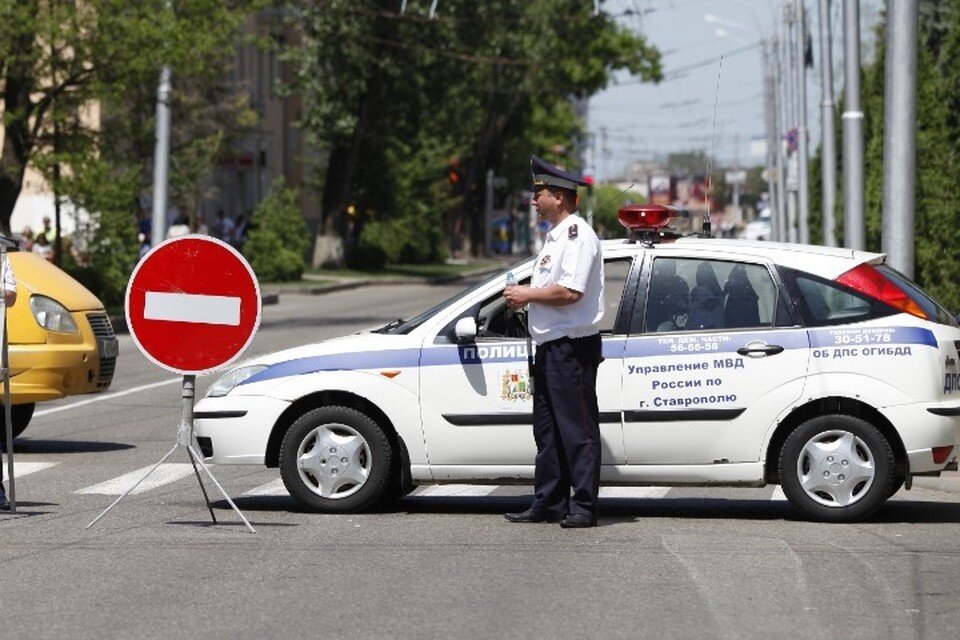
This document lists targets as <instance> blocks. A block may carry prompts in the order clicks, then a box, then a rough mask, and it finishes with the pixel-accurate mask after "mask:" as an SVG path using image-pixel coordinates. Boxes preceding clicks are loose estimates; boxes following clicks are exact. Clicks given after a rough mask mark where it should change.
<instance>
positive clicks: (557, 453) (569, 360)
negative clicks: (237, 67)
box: [503, 156, 604, 528]
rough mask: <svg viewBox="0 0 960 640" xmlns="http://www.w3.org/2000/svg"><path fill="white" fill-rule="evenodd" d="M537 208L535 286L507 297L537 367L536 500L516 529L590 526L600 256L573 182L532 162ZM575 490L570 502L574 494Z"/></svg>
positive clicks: (596, 462)
mask: <svg viewBox="0 0 960 640" xmlns="http://www.w3.org/2000/svg"><path fill="white" fill-rule="evenodd" d="M530 168H531V172H532V173H533V190H534V197H533V204H534V206H535V207H536V209H537V212H538V213H539V214H540V216H541V217H542V218H544V219H545V220H547V221H548V222H550V223H551V224H552V225H553V228H552V229H551V231H550V232H549V233H548V234H547V237H546V240H545V242H544V245H543V249H542V250H541V251H540V254H539V255H538V256H537V260H536V263H535V264H534V268H533V276H532V278H531V281H530V286H519V285H515V286H512V287H508V288H507V289H506V291H504V294H503V295H504V297H505V298H506V299H507V302H508V303H509V304H510V306H511V307H512V308H514V309H520V308H522V307H524V306H526V305H529V314H530V315H529V325H530V334H531V336H532V338H533V340H534V341H535V342H536V343H537V352H536V364H535V366H534V397H533V437H534V440H535V441H536V444H537V457H536V467H535V471H534V485H535V496H534V500H533V504H531V505H530V507H529V508H528V509H527V510H526V511H521V512H519V513H508V514H506V515H505V517H506V518H507V520H509V521H510V522H556V521H560V526H562V527H566V528H571V527H577V528H579V527H592V526H594V525H595V524H596V523H597V496H598V493H599V490H600V415H599V410H598V407H597V388H596V387H597V367H598V366H599V364H600V361H601V360H602V356H601V343H600V334H599V329H598V326H599V323H600V320H601V318H603V307H604V304H603V256H602V255H601V252H600V241H599V239H598V238H597V235H596V234H595V233H594V231H593V229H591V228H590V226H589V225H588V224H587V223H586V222H585V221H584V220H583V218H581V217H580V216H579V214H578V213H577V187H578V186H581V185H585V184H586V183H585V182H584V181H583V180H582V179H581V178H579V177H578V176H576V175H573V174H571V173H567V172H566V171H563V170H561V169H559V168H557V167H555V166H553V165H550V164H548V163H546V162H544V161H543V160H541V159H540V158H538V157H537V156H533V157H532V158H531V160H530ZM571 490H572V495H571Z"/></svg>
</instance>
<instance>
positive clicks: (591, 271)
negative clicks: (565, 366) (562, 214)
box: [530, 213, 604, 344]
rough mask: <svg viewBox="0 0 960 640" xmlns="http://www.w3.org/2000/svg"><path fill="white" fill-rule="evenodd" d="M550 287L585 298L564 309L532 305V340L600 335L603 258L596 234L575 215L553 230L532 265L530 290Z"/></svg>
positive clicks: (534, 303) (538, 341)
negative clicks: (566, 290) (565, 289)
mask: <svg viewBox="0 0 960 640" xmlns="http://www.w3.org/2000/svg"><path fill="white" fill-rule="evenodd" d="M551 284H559V285H560V286H561V287H566V288H567V289H572V290H574V291H579V292H580V293H582V294H583V297H582V298H580V300H579V301H577V302H575V303H573V304H570V305H566V306H562V307H553V306H550V305H547V304H538V303H536V302H531V303H530V336H531V337H532V338H533V340H534V341H535V342H536V343H537V344H543V343H545V342H550V341H552V340H557V339H559V338H583V337H585V336H591V335H593V334H595V333H597V331H598V326H599V325H600V320H601V319H602V318H603V307H604V304H603V256H602V255H601V250H600V239H599V238H597V234H596V233H594V231H593V229H591V228H590V225H588V224H587V223H586V222H585V221H584V220H583V218H581V217H580V216H579V215H578V214H576V213H572V214H570V215H568V216H567V217H566V218H564V219H563V220H562V221H560V223H558V224H557V226H555V227H554V228H553V229H551V230H550V233H548V234H547V237H546V239H545V240H544V243H543V249H541V250H540V253H539V255H537V261H536V263H534V265H533V276H532V277H531V279H530V286H531V287H535V288H542V287H547V286H550V285H551Z"/></svg>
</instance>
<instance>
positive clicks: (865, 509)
mask: <svg viewBox="0 0 960 640" xmlns="http://www.w3.org/2000/svg"><path fill="white" fill-rule="evenodd" d="M894 469H895V460H894V457H893V449H892V448H891V447H890V443H889V442H888V441H887V439H886V437H884V435H883V434H882V433H880V431H879V430H878V429H877V428H876V427H874V426H873V425H872V424H870V423H869V422H866V421H865V420H861V419H860V418H854V417H853V416H843V415H831V416H819V417H817V418H813V419H811V420H808V421H807V422H804V423H803V424H801V425H800V426H799V427H797V428H796V429H795V430H794V431H793V433H791V434H790V435H789V436H788V437H787V439H786V441H785V442H784V443H783V448H782V449H781V450H780V460H779V472H780V484H781V486H782V487H783V493H784V494H785V495H786V496H787V499H788V500H790V502H791V503H792V504H793V505H794V506H795V507H797V508H798V509H799V510H800V511H802V512H803V513H804V514H805V515H806V516H808V517H810V518H812V519H814V520H822V521H825V522H855V521H857V520H862V519H864V518H867V517H869V516H870V515H871V514H873V513H874V512H875V511H876V510H877V509H879V508H880V505H882V504H883V503H884V502H885V501H886V499H887V498H889V497H890V496H891V495H892V492H893V490H894V485H895V477H894Z"/></svg>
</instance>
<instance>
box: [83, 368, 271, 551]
mask: <svg viewBox="0 0 960 640" xmlns="http://www.w3.org/2000/svg"><path fill="white" fill-rule="evenodd" d="M195 388H196V376H193V375H185V376H183V394H182V398H183V402H182V408H181V417H180V425H179V427H178V429H177V442H176V444H174V445H173V448H172V449H170V451H168V452H167V454H166V455H165V456H163V457H162V458H160V461H159V462H157V464H155V465H153V467H152V468H151V469H150V470H149V471H147V473H146V474H144V476H143V477H142V478H140V479H139V480H137V482H136V484H134V485H133V486H132V487H130V488H129V489H127V490H126V491H125V492H124V493H123V495H121V496H120V497H119V498H117V499H116V500H114V501H113V504H111V505H110V506H109V507H107V508H106V509H104V510H103V513H101V514H100V515H98V516H97V517H96V518H94V519H93V522H91V523H90V524H88V525H87V526H86V527H85V528H86V529H89V528H90V527H92V526H93V525H95V524H96V523H97V521H98V520H100V518H102V517H103V516H105V515H107V513H108V512H109V511H110V510H111V509H113V508H114V507H115V506H116V505H117V504H118V503H119V502H120V501H121V500H123V499H124V498H126V497H127V496H128V495H129V494H130V493H131V492H132V491H133V490H134V489H136V488H137V487H139V486H140V484H141V483H142V482H143V481H144V480H146V479H147V478H149V477H150V475H151V474H152V473H153V472H154V471H156V470H157V469H159V468H160V465H161V464H163V463H164V462H166V461H167V459H168V458H169V457H170V456H172V455H173V454H174V453H176V451H177V450H179V449H186V450H187V454H188V455H189V457H190V462H191V463H192V464H193V472H194V474H196V476H197V482H199V483H200V490H201V491H202V492H203V499H204V500H205V501H206V503H207V510H208V511H210V517H211V518H212V519H213V523H214V524H217V516H216V515H214V513H213V507H212V506H211V505H210V498H209V496H208V495H207V489H206V487H204V486H203V478H201V476H200V469H203V471H204V472H205V473H206V474H207V476H209V477H210V480H211V481H212V482H213V484H215V485H216V486H217V489H219V490H220V493H222V494H223V497H224V498H226V499H227V502H229V503H230V506H231V507H233V510H234V511H236V512H237V515H238V516H240V519H241V520H243V524H245V525H246V526H247V529H249V530H250V533H256V530H255V529H254V528H253V526H252V525H251V524H250V522H249V521H248V520H247V519H246V518H245V517H244V515H243V512H241V511H240V509H239V508H238V507H237V505H236V504H234V502H233V500H231V499H230V496H228V495H227V492H226V491H225V490H224V489H223V487H222V486H220V483H219V482H217V479H216V478H214V477H213V473H211V472H210V469H209V468H208V467H207V465H205V464H204V463H203V457H202V456H201V455H200V454H199V453H197V450H196V449H194V447H193V442H192V441H193V400H194V395H195ZM197 465H199V467H200V469H198V468H197Z"/></svg>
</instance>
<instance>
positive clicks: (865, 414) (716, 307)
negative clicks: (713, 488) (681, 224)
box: [196, 206, 960, 521]
mask: <svg viewBox="0 0 960 640" xmlns="http://www.w3.org/2000/svg"><path fill="white" fill-rule="evenodd" d="M668 216H669V211H668V210H667V209H664V208H659V209H658V208H657V207H646V206H633V207H628V208H625V209H624V210H622V211H621V220H623V221H624V223H625V224H627V225H628V226H631V227H633V228H636V229H639V228H641V227H642V228H645V229H646V230H647V231H648V232H649V233H648V236H647V237H646V238H645V239H641V240H634V241H629V240H617V241H605V242H604V244H603V256H604V261H605V269H606V283H605V288H606V289H605V290H606V297H607V310H606V316H605V317H604V320H603V326H602V335H603V353H604V356H605V358H606V359H605V361H604V362H603V363H602V364H601V366H600V372H599V376H598V383H597V386H598V395H599V403H600V412H601V434H602V444H603V467H602V472H601V477H602V482H603V483H604V484H627V485H630V484H636V485H645V484H652V485H740V486H753V487H757V486H762V485H765V484H770V483H779V484H781V485H782V487H783V491H784V493H785V494H786V496H787V498H788V499H789V500H790V502H792V503H793V504H794V505H795V506H796V507H797V508H799V509H800V510H801V511H802V512H803V513H804V514H806V515H807V516H808V517H811V518H815V519H820V520H830V521H852V520H857V519H861V518H864V517H866V516H868V515H870V514H871V513H872V512H873V511H875V510H876V509H877V508H878V507H879V506H880V505H881V504H882V503H883V502H884V501H885V500H886V499H887V498H888V497H890V496H891V495H893V494H894V493H895V492H896V491H897V490H898V489H899V488H900V487H901V486H902V485H903V484H904V483H907V484H908V486H909V482H910V479H911V477H912V476H915V475H918V474H936V473H938V472H939V471H940V470H942V469H943V468H944V466H946V465H947V464H948V463H949V462H950V461H951V460H953V459H954V458H955V455H956V452H957V447H958V445H960V365H958V359H960V356H958V345H960V327H958V324H957V321H956V320H955V318H954V317H953V316H952V315H951V314H950V313H948V312H947V311H946V310H944V309H943V308H942V307H941V306H940V305H938V304H937V303H936V302H935V301H934V300H932V299H931V298H930V297H929V296H928V295H927V294H925V293H924V292H923V291H921V290H920V289H919V288H918V287H917V286H916V285H915V284H913V283H911V282H910V281H908V280H906V279H905V278H904V277H903V276H901V275H899V274H898V273H896V272H895V271H894V270H892V269H890V268H889V267H887V266H885V265H884V256H883V255H880V254H874V253H865V252H858V251H851V250H847V249H832V248H824V247H814V246H804V245H790V244H776V243H768V242H763V243H757V242H747V241H741V240H716V239H700V238H681V239H677V240H676V241H674V242H666V243H658V242H654V241H651V240H652V239H653V237H654V236H657V235H660V236H664V237H665V238H667V239H669V236H667V235H665V234H664V233H662V232H659V233H658V232H656V231H651V230H650V228H651V227H659V226H661V225H663V224H665V223H666V222H667V218H668ZM533 268H534V261H533V260H532V259H531V260H527V261H526V262H524V263H522V264H519V265H517V266H515V267H513V268H512V269H511V270H512V271H513V273H514V274H516V277H517V278H518V279H519V280H520V281H521V282H522V281H524V280H525V279H528V278H529V277H530V274H531V272H532V270H533ZM504 285H505V277H504V274H500V275H497V276H496V277H493V278H490V279H489V280H487V281H486V282H483V283H481V284H479V285H477V286H475V287H473V288H471V289H469V290H466V291H464V292H462V293H460V294H459V295H457V296H455V297H453V298H451V299H450V300H448V301H446V302H444V303H442V304H440V305H437V306H436V307H434V308H433V309H430V310H429V311H426V312H424V313H422V314H421V315H419V316H417V317H415V318H411V319H409V320H406V321H403V322H395V323H391V324H389V325H386V326H384V327H381V328H379V329H376V330H373V331H370V332H365V333H361V334H357V335H353V336H348V337H345V338H340V339H336V340H330V341H326V342H321V343H317V344H311V345H306V346H303V347H298V348H295V349H289V350H286V351H281V352H277V353H273V354H270V355H267V356H263V357H258V358H256V359H254V360H251V361H249V362H246V363H245V364H243V365H242V366H239V367H237V368H235V369H233V370H231V371H229V372H228V373H226V374H225V375H223V376H222V377H221V378H220V379H219V380H217V382H216V383H215V384H214V385H213V386H212V387H211V388H210V391H209V393H208V394H207V397H206V398H204V399H203V400H202V401H201V402H200V403H198V405H197V407H196V433H197V436H198V438H197V439H198V444H199V446H200V448H201V449H202V451H203V452H204V455H205V456H206V457H207V458H208V459H209V460H211V461H212V462H215V463H218V464H253V465H266V466H268V467H277V466H279V467H280V473H281V476H282V478H283V481H284V483H285V485H286V487H287V489H288V490H289V491H290V493H291V495H293V496H294V497H295V498H296V499H297V500H299V501H300V502H302V503H304V504H305V505H308V506H309V507H312V508H314V509H316V510H318V511H327V512H347V511H359V510H363V509H367V508H370V507H371V506H373V505H374V504H375V503H377V501H378V500H380V499H381V498H383V497H384V496H386V495H388V494H392V495H397V494H398V493H400V492H404V491H407V490H409V489H410V488H411V487H412V486H414V485H417V484H424V483H444V482H457V483H462V482H479V483H484V482H498V483H499V482H509V481H521V482H529V481H531V479H532V477H533V460H534V454H535V446H534V441H533V436H532V433H531V428H530V423H531V413H532V403H531V396H530V389H529V383H530V377H529V375H528V372H527V358H526V340H525V338H524V337H522V336H523V329H522V324H521V323H519V322H518V321H517V319H516V318H515V317H513V316H511V314H510V313H508V309H507V306H506V305H505V303H504V300H503V298H502V297H501V294H502V290H503V288H504Z"/></svg>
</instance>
